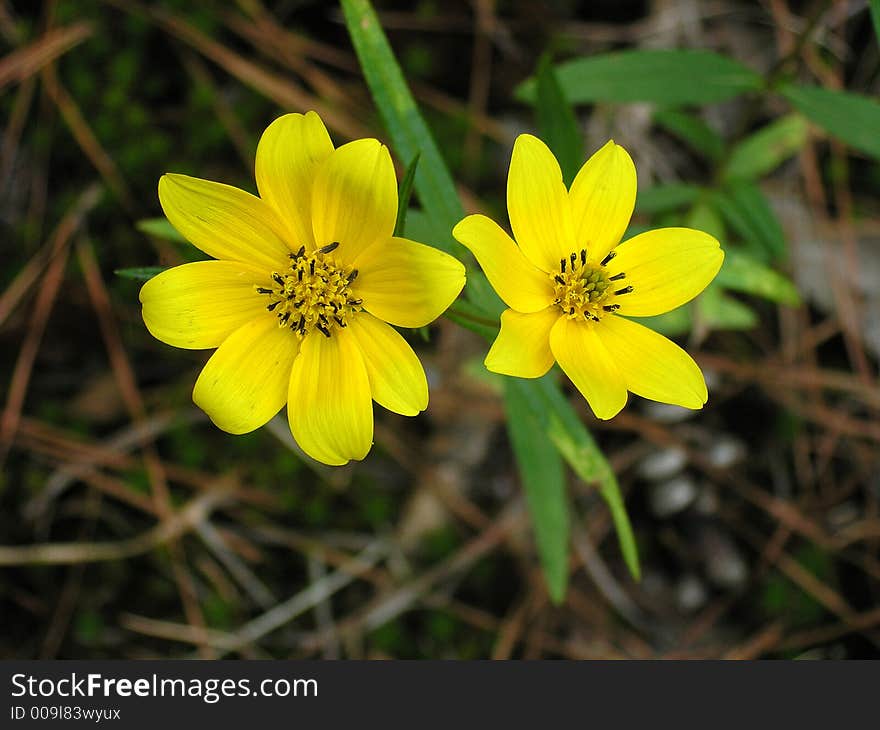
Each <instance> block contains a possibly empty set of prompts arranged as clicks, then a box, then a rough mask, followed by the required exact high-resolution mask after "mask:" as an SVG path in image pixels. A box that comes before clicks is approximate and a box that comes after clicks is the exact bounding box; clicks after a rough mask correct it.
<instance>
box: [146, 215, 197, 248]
mask: <svg viewBox="0 0 880 730" xmlns="http://www.w3.org/2000/svg"><path fill="white" fill-rule="evenodd" d="M135 227H136V228H137V229H138V230H139V231H140V232H141V233H146V234H147V235H148V236H155V237H156V238H163V239H165V240H166V241H174V242H175V243H186V239H185V238H184V237H183V236H182V235H180V233H178V231H177V229H176V228H175V227H174V226H172V225H171V224H170V223H169V222H168V219H167V218H144V219H143V220H139V221H138V222H137V223H136V224H135Z"/></svg>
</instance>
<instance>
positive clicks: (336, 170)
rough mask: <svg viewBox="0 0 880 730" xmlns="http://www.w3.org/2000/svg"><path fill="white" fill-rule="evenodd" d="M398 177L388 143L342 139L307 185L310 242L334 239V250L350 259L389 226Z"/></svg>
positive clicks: (383, 237)
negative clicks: (309, 188) (309, 186)
mask: <svg viewBox="0 0 880 730" xmlns="http://www.w3.org/2000/svg"><path fill="white" fill-rule="evenodd" d="M396 218H397V178H396V177H395V174H394V165H393V164H392V163H391V155H390V154H389V153H388V148H387V147H385V146H384V145H382V144H379V142H378V140H375V139H358V140H355V141H354V142H349V143H348V144H345V145H342V147H340V148H338V149H337V150H335V151H334V152H333V153H332V154H331V155H330V156H329V157H328V158H327V159H326V161H325V162H324V163H323V164H322V165H321V168H320V169H319V171H318V176H317V178H315V185H314V188H312V228H313V230H314V233H315V245H316V246H326V245H327V244H330V243H333V242H335V241H338V242H339V248H337V249H336V251H335V252H334V254H333V256H334V257H335V258H336V259H337V260H338V261H341V262H346V263H348V262H351V261H354V260H355V259H356V258H357V257H358V255H359V254H360V253H361V252H362V251H364V250H365V249H367V248H368V247H369V246H370V245H372V244H373V243H375V242H376V241H380V240H386V239H388V238H390V237H391V234H392V233H393V232H394V224H395V221H396Z"/></svg>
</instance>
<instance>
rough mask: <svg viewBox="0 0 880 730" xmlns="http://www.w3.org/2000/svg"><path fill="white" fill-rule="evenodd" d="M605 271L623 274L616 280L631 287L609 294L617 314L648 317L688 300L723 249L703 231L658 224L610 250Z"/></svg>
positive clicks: (711, 272) (718, 265)
mask: <svg viewBox="0 0 880 730" xmlns="http://www.w3.org/2000/svg"><path fill="white" fill-rule="evenodd" d="M614 252H615V254H616V255H615V257H614V258H613V259H611V261H610V262H609V263H608V266H607V269H608V272H609V273H611V274H618V273H621V272H625V273H626V278H625V279H624V280H623V281H622V282H620V283H621V284H627V285H630V286H632V287H633V291H632V292H631V293H629V294H626V295H625V296H618V297H615V298H614V303H615V304H619V305H620V309H618V310H617V313H618V314H622V315H625V316H631V317H651V316H653V315H655V314H663V313H664V312H668V311H669V310H671V309H675V308H676V307H679V306H681V305H682V304H684V303H685V302H689V301H690V300H691V299H693V298H694V297H695V296H697V294H699V293H700V292H701V291H703V289H705V288H706V286H707V285H708V284H709V282H710V281H712V279H714V278H715V274H717V273H718V270H719V269H720V268H721V262H722V261H723V260H724V252H723V251H722V250H721V248H720V247H719V245H718V241H717V240H716V239H714V238H713V237H712V236H710V235H709V234H708V233H703V232H702V231H695V230H694V229H692V228H658V229H657V230H655V231H647V232H646V233H641V234H639V235H638V236H635V237H634V238H630V239H629V240H628V241H624V242H623V243H621V244H620V245H619V246H618V247H617V248H616V249H614Z"/></svg>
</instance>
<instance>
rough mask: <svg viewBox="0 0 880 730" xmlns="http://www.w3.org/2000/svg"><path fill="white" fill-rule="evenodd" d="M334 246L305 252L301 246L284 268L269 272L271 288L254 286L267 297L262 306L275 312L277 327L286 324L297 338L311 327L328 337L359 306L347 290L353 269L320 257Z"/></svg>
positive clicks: (352, 277)
mask: <svg viewBox="0 0 880 730" xmlns="http://www.w3.org/2000/svg"><path fill="white" fill-rule="evenodd" d="M337 246H339V244H338V243H331V244H329V245H327V246H324V247H323V248H319V249H318V250H317V251H315V252H314V253H309V254H307V253H306V249H305V246H303V247H302V248H300V250H299V251H297V252H296V253H292V254H290V269H289V270H288V271H284V272H279V271H273V272H272V282H273V284H274V286H273V287H272V288H266V287H262V286H258V287H257V293H259V294H265V295H266V296H268V297H269V304H267V305H266V309H268V310H269V311H270V312H274V313H275V315H276V316H277V317H278V323H279V326H281V327H289V328H290V329H292V330H293V331H294V332H296V334H297V336H298V337H299V338H300V339H302V338H303V337H305V336H306V335H307V334H308V333H309V332H311V331H312V330H313V329H314V330H317V331H318V332H320V333H321V334H322V335H324V336H325V337H330V335H331V334H332V332H333V330H334V329H335V328H336V327H346V326H348V319H349V317H351V316H352V315H353V314H354V313H356V312H360V311H361V309H362V307H361V304H363V300H362V299H357V298H355V297H354V295H353V294H352V292H351V283H352V282H353V281H354V280H355V278H356V277H357V275H358V271H357V269H352V270H351V271H346V270H345V269H343V268H340V267H339V266H337V265H336V264H335V263H334V262H333V261H332V260H330V259H325V258H324V256H325V254H328V253H330V252H331V251H333V250H334V249H336V247H337Z"/></svg>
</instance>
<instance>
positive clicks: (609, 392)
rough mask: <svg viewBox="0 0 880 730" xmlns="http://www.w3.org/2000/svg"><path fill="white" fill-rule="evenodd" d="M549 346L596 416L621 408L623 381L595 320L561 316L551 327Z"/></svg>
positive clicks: (618, 410)
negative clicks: (578, 319) (587, 320)
mask: <svg viewBox="0 0 880 730" xmlns="http://www.w3.org/2000/svg"><path fill="white" fill-rule="evenodd" d="M550 349H551V350H552V351H553V355H554V356H555V357H556V361H557V362H558V363H559V367H561V368H562V370H563V372H564V373H565V374H566V375H567V376H568V377H569V378H570V379H571V382H572V383H574V384H575V387H576V388H577V389H578V390H579V391H580V392H581V394H582V395H583V396H584V398H586V399H587V403H589V404H590V408H592V409H593V413H595V414H596V417H597V418H601V419H603V420H607V419H609V418H613V417H614V416H616V415H617V414H618V413H619V412H620V409H621V408H623V406H624V405H625V404H626V383H625V382H624V380H623V376H622V375H621V373H620V370H619V369H618V367H617V365H616V364H615V362H614V360H613V359H612V357H611V355H610V354H609V352H608V350H607V349H606V348H605V345H604V344H603V343H602V339H601V337H600V336H599V330H598V328H597V327H595V326H594V323H592V322H578V321H575V320H573V319H569V318H568V317H561V318H560V319H559V320H558V321H557V322H556V324H555V325H553V329H552V330H550Z"/></svg>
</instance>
